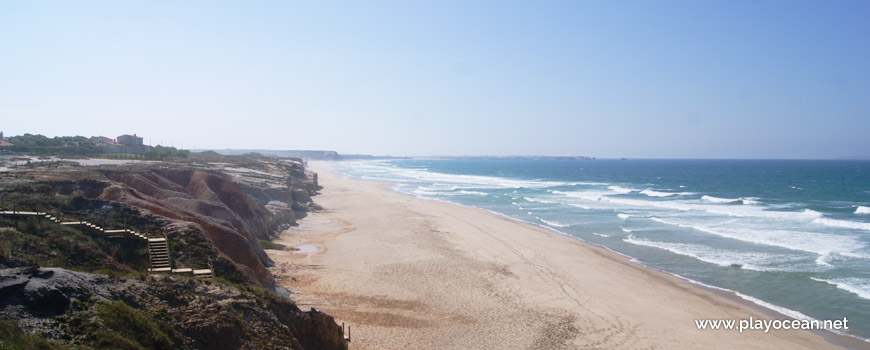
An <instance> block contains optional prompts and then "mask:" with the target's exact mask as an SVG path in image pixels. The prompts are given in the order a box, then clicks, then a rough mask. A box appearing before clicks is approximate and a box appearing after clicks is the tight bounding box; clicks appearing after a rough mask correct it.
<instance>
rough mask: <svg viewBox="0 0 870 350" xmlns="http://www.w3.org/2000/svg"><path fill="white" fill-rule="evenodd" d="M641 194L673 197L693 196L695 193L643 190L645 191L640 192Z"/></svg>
mask: <svg viewBox="0 0 870 350" xmlns="http://www.w3.org/2000/svg"><path fill="white" fill-rule="evenodd" d="M640 194H642V195H646V196H649V197H672V196H691V195H693V194H694V193H692V192H661V191H653V190H643V191H640Z"/></svg>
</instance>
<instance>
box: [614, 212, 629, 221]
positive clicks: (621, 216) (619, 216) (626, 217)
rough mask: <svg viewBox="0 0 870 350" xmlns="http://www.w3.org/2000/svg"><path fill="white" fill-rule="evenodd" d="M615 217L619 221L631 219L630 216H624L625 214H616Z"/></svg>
mask: <svg viewBox="0 0 870 350" xmlns="http://www.w3.org/2000/svg"><path fill="white" fill-rule="evenodd" d="M616 217H618V218H620V219H622V220H627V219H628V218H630V217H631V215H628V214H625V213H619V214H616Z"/></svg>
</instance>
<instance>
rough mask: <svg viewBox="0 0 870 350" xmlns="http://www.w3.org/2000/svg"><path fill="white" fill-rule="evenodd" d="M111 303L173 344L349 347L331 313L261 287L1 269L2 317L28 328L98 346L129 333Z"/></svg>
mask: <svg viewBox="0 0 870 350" xmlns="http://www.w3.org/2000/svg"><path fill="white" fill-rule="evenodd" d="M111 303H114V304H111ZM104 305H120V306H121V307H120V308H118V307H113V308H105V307H102V306H104ZM107 310H108V311H107ZM112 310H114V311H115V312H117V310H120V311H124V310H129V311H127V313H128V314H129V315H132V316H134V318H135V319H136V322H135V323H136V324H135V325H133V326H136V327H143V324H144V325H145V326H149V325H150V326H153V327H152V328H151V331H152V332H154V333H156V334H159V335H161V339H166V340H168V341H169V342H171V344H167V345H169V346H171V348H173V349H347V343H346V342H345V341H344V337H343V334H342V331H341V329H340V327H338V325H336V323H335V321H334V320H333V318H332V317H331V316H329V315H326V314H323V313H321V312H317V311H315V310H311V311H307V312H304V311H301V310H299V308H297V307H296V306H295V305H294V304H293V303H292V302H290V301H289V300H287V299H284V298H281V297H278V296H276V295H274V294H271V293H268V292H264V291H258V290H256V289H249V288H234V287H231V286H227V285H223V284H219V283H212V282H208V281H199V280H191V279H180V278H172V277H161V278H156V279H154V278H149V279H146V280H138V279H114V278H109V277H106V276H103V275H97V274H90V273H82V272H73V271H68V270H64V269H59V268H33V267H31V268H12V269H2V270H0V316H2V317H3V318H7V319H12V320H17V324H18V326H19V327H21V328H22V329H23V330H24V331H26V332H28V333H35V334H42V335H44V336H45V337H46V338H49V339H52V340H55V341H58V342H61V343H68V344H73V345H79V346H90V347H99V344H101V342H104V341H106V340H107V339H111V340H113V341H117V338H118V337H121V338H123V335H124V334H125V330H124V329H116V328H122V327H123V326H124V324H119V323H118V321H117V320H115V319H114V318H113V317H112V316H113V315H112V314H111V313H110V312H111V311H112ZM129 315H128V316H129ZM128 318H129V317H128ZM164 334H165V336H163V335H164ZM122 340H125V341H129V342H131V343H136V342H142V340H141V339H137V338H136V337H132V339H122ZM162 347H167V346H165V345H164V346H162Z"/></svg>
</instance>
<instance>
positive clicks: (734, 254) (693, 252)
mask: <svg viewBox="0 0 870 350" xmlns="http://www.w3.org/2000/svg"><path fill="white" fill-rule="evenodd" d="M623 241H625V242H627V243H631V244H635V245H641V246H646V247H653V248H658V249H663V250H667V251H669V252H671V253H674V254H679V255H683V256H688V257H692V258H695V259H698V260H701V261H703V262H708V263H711V264H715V265H719V266H732V265H747V266H755V267H756V268H758V269H763V266H764V265H769V264H777V263H784V262H788V261H792V260H795V257H790V256H784V255H779V254H771V253H762V252H750V251H737V250H729V249H717V248H713V247H709V246H705V245H701V244H693V243H672V242H658V241H651V240H646V239H641V238H637V237H635V236H634V235H629V236H628V238H625V239H623Z"/></svg>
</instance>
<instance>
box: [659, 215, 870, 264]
mask: <svg viewBox="0 0 870 350" xmlns="http://www.w3.org/2000/svg"><path fill="white" fill-rule="evenodd" d="M650 220H653V221H655V222H658V223H662V224H665V225H672V226H678V227H683V228H689V229H693V230H696V231H701V232H705V233H709V234H712V235H716V236H719V237H725V238H730V239H735V240H739V241H743V242H749V243H755V244H764V245H769V246H775V247H781V248H786V249H791V250H798V251H804V252H810V253H815V254H820V255H822V254H827V253H830V252H836V253H840V254H844V255H845V254H852V255H855V256H863V255H862V254H858V253H855V252H856V251H858V250H861V249H863V248H865V247H866V244H865V243H863V242H861V241H860V240H859V239H858V238H857V237H855V236H848V235H835V234H829V233H820V232H806V231H794V230H782V229H765V230H759V229H752V228H746V227H739V226H729V227H710V226H705V225H700V224H693V223H685V222H680V221H676V220H674V219H661V218H657V217H651V218H650Z"/></svg>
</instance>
